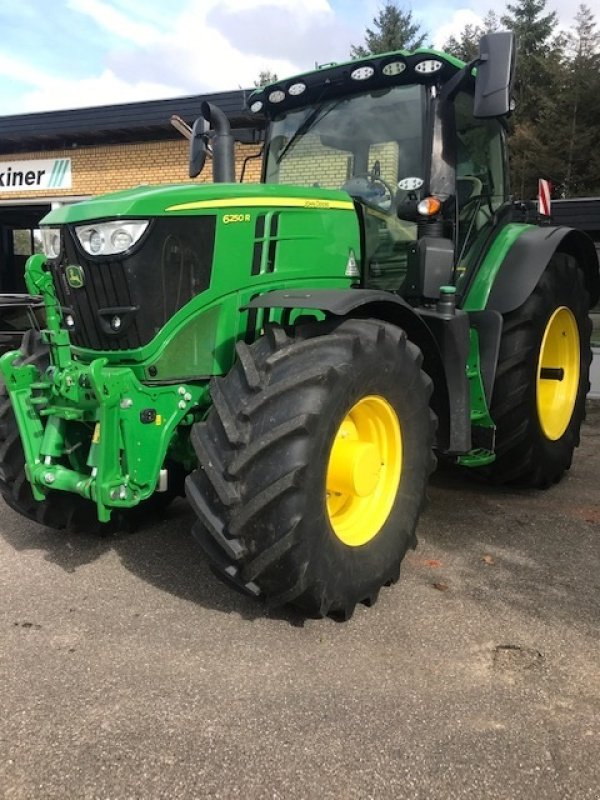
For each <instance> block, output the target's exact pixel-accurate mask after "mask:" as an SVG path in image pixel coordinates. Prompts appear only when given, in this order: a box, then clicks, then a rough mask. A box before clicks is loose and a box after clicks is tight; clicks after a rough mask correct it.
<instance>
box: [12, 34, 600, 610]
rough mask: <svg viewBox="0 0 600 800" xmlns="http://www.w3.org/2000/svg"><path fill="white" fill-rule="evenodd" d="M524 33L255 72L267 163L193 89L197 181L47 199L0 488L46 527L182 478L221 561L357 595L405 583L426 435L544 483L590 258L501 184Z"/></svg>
mask: <svg viewBox="0 0 600 800" xmlns="http://www.w3.org/2000/svg"><path fill="white" fill-rule="evenodd" d="M513 62H514V57H513V39H512V36H511V34H506V33H501V34H493V35H489V36H487V37H484V39H483V40H482V43H481V52H480V57H479V58H478V59H477V61H476V62H473V63H471V64H468V65H465V64H463V63H462V62H460V61H458V60H457V59H455V58H453V57H451V56H448V55H445V54H443V53H439V52H436V51H432V50H429V49H422V50H417V51H416V52H413V53H407V52H395V53H387V54H384V55H378V56H372V57H368V58H365V59H361V60H357V61H352V62H350V63H347V64H339V65H337V64H334V65H327V66H325V67H323V68H320V69H317V70H315V71H313V72H310V73H307V74H305V75H301V76H298V77H294V78H291V79H290V80H286V81H282V82H277V83H276V84H273V85H270V86H267V87H264V88H261V89H258V90H256V91H255V92H253V94H252V95H251V97H250V99H249V107H250V110H251V112H252V113H255V114H257V117H260V118H261V119H265V120H266V122H267V134H266V143H265V152H264V159H263V181H262V183H261V184H259V185H250V184H241V185H240V184H235V183H234V180H235V176H234V158H233V139H232V136H231V131H230V130H229V126H228V122H227V119H226V118H225V116H224V115H223V114H222V112H220V111H219V110H218V109H217V108H215V107H213V106H212V105H210V104H208V103H204V104H203V106H202V117H201V118H200V119H199V120H197V121H196V124H195V125H194V129H193V132H192V134H191V146H190V176H191V177H194V176H195V175H197V174H198V173H199V171H200V170H201V169H202V166H203V164H204V160H205V158H206V155H207V151H208V150H212V157H213V159H214V164H213V173H214V178H215V182H214V183H212V184H205V185H198V184H196V185H194V184H192V183H190V184H186V185H179V186H154V187H152V186H150V187H148V186H143V187H138V188H135V189H132V190H129V191H124V192H118V193H115V194H111V195H107V196H104V197H97V198H93V199H91V200H89V201H85V202H83V203H79V204H77V205H72V206H67V207H64V208H60V209H56V210H54V211H52V212H51V213H50V214H48V216H47V217H46V218H45V219H44V220H43V223H42V229H43V235H44V241H45V256H40V255H37V256H33V257H32V258H30V260H29V262H28V264H27V270H26V279H27V285H28V289H29V291H30V292H31V293H32V294H35V295H41V296H42V298H43V300H44V304H45V324H44V326H42V329H41V330H40V331H35V330H32V331H30V332H28V333H27V334H26V336H25V339H24V342H23V344H22V346H21V349H20V350H19V351H15V350H13V351H11V352H8V353H6V354H4V355H3V356H2V357H1V359H0V370H1V372H2V375H3V377H4V388H3V391H4V393H5V400H4V402H3V404H2V406H1V408H0V488H1V491H2V494H3V496H4V499H5V500H6V502H7V503H8V504H9V505H10V506H11V507H12V508H13V509H15V510H16V511H18V512H19V513H21V514H23V515H24V516H26V517H29V518H31V519H34V520H37V521H39V522H40V523H42V524H44V525H48V526H51V527H54V528H57V529H68V530H78V529H90V528H91V527H93V526H98V527H101V525H100V523H102V524H106V523H109V521H110V520H111V517H112V518H113V524H114V523H115V520H116V521H117V522H120V521H122V520H123V519H125V518H126V517H127V516H130V515H132V514H134V513H135V511H136V509H137V508H138V507H139V506H140V505H141V507H142V508H143V507H146V508H148V507H149V506H153V507H156V508H159V507H161V506H164V505H166V504H167V503H168V502H169V501H170V500H171V499H172V498H173V497H175V496H176V495H177V494H183V492H184V491H185V494H186V495H187V498H188V500H189V502H190V505H191V507H192V509H193V511H194V512H195V515H196V516H197V523H196V524H195V526H194V533H195V536H196V538H197V539H198V541H199V542H200V544H201V546H202V548H203V550H204V552H205V553H206V556H207V557H208V559H209V561H210V564H211V566H212V567H213V569H214V570H215V572H216V573H217V574H219V575H220V576H221V577H223V578H224V579H225V580H227V581H228V582H230V583H232V584H233V585H234V586H236V587H238V588H239V589H242V590H244V591H246V592H249V593H250V594H253V595H256V596H262V597H264V598H265V599H266V600H267V602H268V603H270V604H271V605H277V604H284V603H291V604H293V605H295V606H296V607H297V608H298V609H300V610H301V612H302V613H305V614H308V615H316V616H319V615H328V614H329V615H332V616H337V617H340V618H347V617H348V616H349V615H350V614H351V613H352V611H353V610H354V607H355V605H356V604H357V603H361V602H362V603H365V604H367V605H370V604H372V603H373V602H374V601H375V600H376V598H377V595H378V592H379V590H380V588H381V587H382V586H384V585H388V584H391V583H393V582H394V581H396V580H397V578H398V575H399V570H400V563H401V561H402V558H403V556H404V555H405V553H406V551H407V549H408V548H409V547H414V546H415V543H416V539H415V528H416V525H417V521H418V518H419V513H420V511H421V508H422V506H423V500H424V495H425V489H426V485H427V481H428V478H429V475H430V473H431V471H432V470H433V468H434V465H435V463H436V456H437V457H438V458H443V459H447V460H450V461H452V462H454V463H458V464H460V465H463V466H464V467H465V468H468V469H469V470H476V471H478V472H479V473H481V474H483V475H485V476H486V478H488V479H489V480H491V481H495V482H500V483H504V484H510V485H518V486H525V487H539V488H544V487H547V486H550V485H551V484H553V483H555V482H556V481H558V480H559V479H560V478H561V476H562V475H563V473H564V472H565V470H567V469H568V468H569V466H570V464H571V459H572V455H573V450H574V448H575V447H576V446H577V444H578V442H579V429H580V425H581V422H582V420H583V418H584V403H585V395H586V392H587V390H588V387H589V383H588V373H589V366H590V360H591V353H590V345H589V340H590V322H589V318H588V309H589V307H590V303H594V302H595V301H596V300H597V298H598V292H599V278H598V262H597V257H596V254H595V250H594V247H593V245H592V243H591V240H589V239H588V238H587V237H586V236H585V235H584V234H582V233H580V232H578V231H576V230H574V229H571V228H565V227H559V228H557V227H551V226H548V225H545V224H542V223H541V220H540V218H539V217H538V215H537V212H536V210H535V206H534V205H533V204H530V205H527V204H523V203H517V202H515V201H513V200H512V199H511V197H510V196H509V193H508V184H507V157H506V147H505V136H506V118H507V116H508V114H509V113H510V110H511V108H510V84H511V77H512V72H513Z"/></svg>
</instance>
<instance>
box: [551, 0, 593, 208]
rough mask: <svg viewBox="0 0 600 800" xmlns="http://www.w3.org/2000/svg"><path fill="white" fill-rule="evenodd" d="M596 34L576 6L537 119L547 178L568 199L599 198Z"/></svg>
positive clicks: (588, 15)
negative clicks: (555, 78) (556, 75)
mask: <svg viewBox="0 0 600 800" xmlns="http://www.w3.org/2000/svg"><path fill="white" fill-rule="evenodd" d="M599 96H600V33H599V32H598V31H597V30H596V22H595V19H594V16H593V14H592V12H591V10H590V9H589V8H588V7H587V6H585V5H580V6H579V9H578V11H577V14H576V15H575V25H574V26H573V28H572V30H571V31H570V32H568V33H567V34H566V36H565V37H564V57H563V62H562V64H561V80H560V83H559V86H558V90H557V91H556V93H554V94H553V95H552V97H550V98H548V100H547V102H546V103H545V104H544V106H543V108H542V111H541V114H540V143H541V151H542V154H543V156H544V161H545V166H546V170H547V176H546V175H544V176H543V177H550V178H551V179H553V180H554V182H555V183H557V184H559V185H560V187H561V188H560V192H561V194H563V195H564V196H566V197H573V196H577V195H586V194H598V193H600V105H599V104H598V102H597V98H598V97H599Z"/></svg>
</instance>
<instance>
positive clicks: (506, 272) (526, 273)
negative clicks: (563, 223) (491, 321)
mask: <svg viewBox="0 0 600 800" xmlns="http://www.w3.org/2000/svg"><path fill="white" fill-rule="evenodd" d="M557 252H561V253H569V254H570V255H572V256H573V257H574V258H575V259H576V260H577V262H578V264H579V265H580V267H581V269H582V270H583V272H584V275H585V281H586V285H587V289H588V292H589V293H590V306H594V305H595V304H596V303H597V302H598V299H599V296H600V276H599V274H598V256H597V254H596V248H595V247H594V243H593V241H592V240H591V239H590V237H589V236H588V235H587V234H585V233H583V232H582V231H578V230H576V229H574V228H566V227H560V228H557V227H537V226H536V227H531V228H528V229H527V230H526V231H524V232H523V233H522V234H521V235H520V236H519V237H518V239H517V240H516V241H515V242H514V244H513V245H512V247H511V248H510V250H509V251H508V253H507V255H506V256H505V258H504V260H503V261H502V263H501V265H500V268H499V269H498V272H497V273H496V278H495V280H494V283H493V285H492V287H491V290H490V294H489V297H488V301H487V305H486V308H487V309H489V310H492V311H499V312H500V313H501V314H508V313H510V312H511V311H514V310H515V309H516V308H519V306H521V305H522V304H523V303H524V302H525V301H526V300H527V298H528V297H529V296H530V295H531V293H532V292H533V290H534V289H535V287H536V286H537V283H538V281H539V280H540V278H541V277H542V273H543V272H544V270H545V269H546V267H547V266H548V262H549V261H550V259H551V258H552V256H553V255H554V254H555V253H557Z"/></svg>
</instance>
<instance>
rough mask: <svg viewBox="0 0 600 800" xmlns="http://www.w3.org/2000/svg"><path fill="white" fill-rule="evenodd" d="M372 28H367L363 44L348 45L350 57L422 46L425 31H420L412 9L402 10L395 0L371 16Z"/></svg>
mask: <svg viewBox="0 0 600 800" xmlns="http://www.w3.org/2000/svg"><path fill="white" fill-rule="evenodd" d="M373 26H374V30H373V29H371V28H367V31H366V34H365V46H363V45H350V56H351V58H364V57H365V56H368V55H376V54H377V53H388V52H390V51H391V50H416V49H417V48H418V47H422V46H423V44H424V43H425V40H426V38H427V35H428V34H427V33H426V32H425V33H422V32H421V25H420V23H419V22H416V21H414V20H413V15H412V11H403V10H402V9H401V8H399V7H398V5H397V4H396V3H395V2H387V3H386V4H385V5H384V7H383V8H382V9H381V10H380V11H379V13H378V14H377V16H376V17H374V18H373Z"/></svg>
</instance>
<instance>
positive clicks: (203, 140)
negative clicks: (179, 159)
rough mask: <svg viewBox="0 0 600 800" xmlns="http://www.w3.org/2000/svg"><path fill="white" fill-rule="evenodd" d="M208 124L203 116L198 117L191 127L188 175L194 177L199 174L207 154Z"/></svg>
mask: <svg viewBox="0 0 600 800" xmlns="http://www.w3.org/2000/svg"><path fill="white" fill-rule="evenodd" d="M209 127H210V126H209V124H208V122H207V121H206V120H205V119H204V117H198V119H197V120H196V122H194V127H193V128H192V135H191V137H190V162H189V176H190V178H195V177H196V176H197V175H200V173H201V172H202V168H203V167H204V163H205V161H206V156H207V155H208V131H209Z"/></svg>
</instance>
